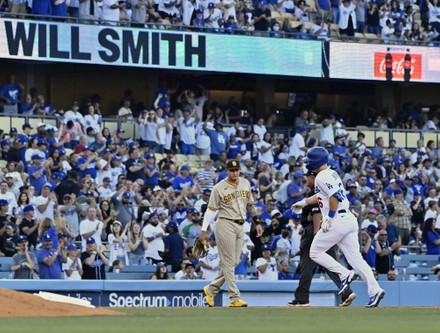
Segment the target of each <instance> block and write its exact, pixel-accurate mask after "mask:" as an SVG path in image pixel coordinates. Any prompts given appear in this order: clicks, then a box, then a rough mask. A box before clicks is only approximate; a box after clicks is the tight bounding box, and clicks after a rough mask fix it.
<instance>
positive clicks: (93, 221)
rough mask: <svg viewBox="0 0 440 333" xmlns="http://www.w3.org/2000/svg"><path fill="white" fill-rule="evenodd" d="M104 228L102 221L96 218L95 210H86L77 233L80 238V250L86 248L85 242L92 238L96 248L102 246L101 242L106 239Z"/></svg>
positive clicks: (90, 208)
mask: <svg viewBox="0 0 440 333" xmlns="http://www.w3.org/2000/svg"><path fill="white" fill-rule="evenodd" d="M105 228H106V226H105V225H104V223H103V222H102V221H99V220H98V219H97V218H96V208H95V207H89V208H88V209H87V216H86V219H85V220H83V221H81V222H80V224H79V232H80V234H81V237H82V249H85V248H86V240H87V239H88V238H89V237H93V238H94V240H95V242H96V243H97V246H98V248H99V247H101V245H102V240H103V239H105V238H106V237H107V233H106V232H105Z"/></svg>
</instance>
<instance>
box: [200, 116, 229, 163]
mask: <svg viewBox="0 0 440 333" xmlns="http://www.w3.org/2000/svg"><path fill="white" fill-rule="evenodd" d="M208 121H209V120H208V118H207V120H206V121H205V123H204V124H203V130H204V131H205V133H206V134H208V136H209V138H210V139H211V154H210V157H211V159H212V160H213V161H214V162H216V161H218V159H219V155H220V153H221V152H224V151H226V150H227V145H228V135H227V134H226V133H225V132H224V131H223V125H222V124H220V123H215V125H214V128H215V130H212V129H209V128H208Z"/></svg>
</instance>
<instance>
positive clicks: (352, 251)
mask: <svg viewBox="0 0 440 333" xmlns="http://www.w3.org/2000/svg"><path fill="white" fill-rule="evenodd" d="M304 161H305V162H306V167H307V169H308V170H311V171H314V172H316V173H317V176H316V179H315V195H313V196H311V197H308V198H306V199H303V200H301V201H299V202H297V203H295V204H294V205H293V206H292V210H293V211H295V212H298V211H299V210H301V209H302V208H303V207H305V206H307V205H312V204H316V203H317V204H318V206H319V208H320V209H321V213H322V222H321V229H320V230H319V231H318V233H317V234H316V236H315V238H314V240H313V243H312V245H311V248H310V258H311V259H312V260H313V261H315V262H316V263H318V264H319V265H321V266H323V267H325V268H327V269H328V270H329V271H332V272H335V273H337V274H339V277H340V278H341V288H340V291H339V294H341V293H343V292H344V291H345V290H346V289H347V288H348V286H349V285H350V283H351V282H352V280H353V279H354V277H355V275H356V273H355V272H354V271H349V270H348V269H347V268H345V267H344V266H342V265H341V264H339V263H338V262H337V261H336V260H335V259H333V258H332V257H331V256H330V255H328V254H327V253H326V252H327V251H328V249H330V248H331V247H332V246H333V245H335V244H337V245H338V246H339V248H340V249H341V251H342V252H343V253H344V255H345V258H346V259H347V261H348V263H349V264H350V265H351V266H352V267H353V268H354V269H355V270H356V272H357V274H359V275H360V277H361V278H362V279H363V280H364V281H366V282H367V285H368V295H369V296H370V300H369V302H368V304H367V305H366V307H369V308H372V307H376V306H378V305H379V302H380V301H381V299H382V298H383V297H384V296H385V291H384V290H383V289H381V288H380V286H379V284H378V283H377V281H376V279H375V278H374V275H373V271H372V270H371V268H370V267H369V266H368V264H367V263H366V262H365V261H364V259H363V258H362V256H361V253H360V251H359V249H360V246H359V239H358V223H357V220H356V218H355V216H354V215H353V214H352V213H351V212H350V211H349V207H350V204H349V202H348V200H347V198H346V196H345V192H344V186H343V184H342V180H341V178H340V177H339V175H338V173H337V172H336V171H334V170H331V169H329V168H328V165H327V164H328V152H327V150H326V149H325V148H323V147H313V148H311V149H309V150H308V151H307V154H306V158H305V159H304Z"/></svg>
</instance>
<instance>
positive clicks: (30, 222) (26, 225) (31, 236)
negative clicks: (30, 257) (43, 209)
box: [19, 205, 41, 249]
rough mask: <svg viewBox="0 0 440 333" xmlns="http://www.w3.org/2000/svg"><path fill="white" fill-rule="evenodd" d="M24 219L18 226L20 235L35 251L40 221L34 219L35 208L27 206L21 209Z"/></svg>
mask: <svg viewBox="0 0 440 333" xmlns="http://www.w3.org/2000/svg"><path fill="white" fill-rule="evenodd" d="M23 213H24V217H23V219H22V220H21V223H20V225H19V229H20V234H21V235H24V236H26V240H27V241H28V245H29V247H30V248H31V249H35V248H36V247H37V244H38V228H39V226H40V223H41V220H40V219H38V220H36V219H35V208H34V206H33V205H27V206H25V207H24V208H23Z"/></svg>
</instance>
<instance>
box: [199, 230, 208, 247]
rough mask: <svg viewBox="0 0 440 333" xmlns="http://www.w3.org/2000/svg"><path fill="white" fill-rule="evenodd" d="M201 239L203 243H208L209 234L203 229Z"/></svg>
mask: <svg viewBox="0 0 440 333" xmlns="http://www.w3.org/2000/svg"><path fill="white" fill-rule="evenodd" d="M199 239H200V241H202V242H203V244H207V243H208V235H207V234H206V231H203V230H202V232H201V233H200V236H199Z"/></svg>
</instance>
